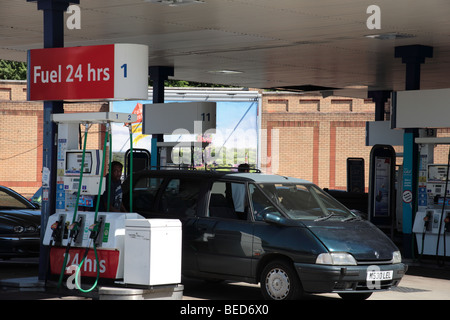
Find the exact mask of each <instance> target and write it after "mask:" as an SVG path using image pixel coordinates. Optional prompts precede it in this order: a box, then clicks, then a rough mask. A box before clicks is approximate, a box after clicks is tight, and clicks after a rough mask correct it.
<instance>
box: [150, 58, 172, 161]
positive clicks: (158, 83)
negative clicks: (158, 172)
mask: <svg viewBox="0 0 450 320" xmlns="http://www.w3.org/2000/svg"><path fill="white" fill-rule="evenodd" d="M148 72H149V75H150V80H152V81H153V103H164V81H165V80H167V79H168V78H169V76H173V67H162V66H155V67H149V68H148ZM163 141H164V135H163V134H154V135H153V136H152V146H151V161H150V162H151V163H150V165H151V166H152V167H158V166H159V165H160V163H161V162H160V160H161V159H160V155H159V153H158V147H157V144H158V142H163Z"/></svg>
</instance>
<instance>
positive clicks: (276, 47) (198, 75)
mask: <svg viewBox="0 0 450 320" xmlns="http://www.w3.org/2000/svg"><path fill="white" fill-rule="evenodd" d="M373 5H376V6H377V7H378V8H379V11H378V14H379V15H378V16H377V15H376V14H377V12H376V11H370V8H372V7H371V6H373ZM78 7H79V8H80V18H81V19H80V21H79V22H80V29H69V28H68V27H67V26H66V28H65V29H64V33H65V44H64V45H65V46H66V47H73V46H87V45H99V44H114V43H135V44H145V45H147V46H148V47H149V56H148V60H149V66H171V67H173V68H174V76H173V77H171V78H173V79H179V80H188V81H197V82H205V83H215V84H225V85H234V86H240V87H250V88H291V89H294V90H297V91H322V92H330V91H333V92H334V93H335V94H337V95H339V94H342V95H349V96H359V97H367V91H379V90H393V91H400V90H404V89H405V64H404V63H402V59H401V58H396V57H395V54H394V52H395V48H396V47H398V46H407V45H425V46H430V47H433V57H432V58H426V60H425V62H424V63H423V64H422V65H421V86H420V88H421V89H439V88H449V87H450V77H449V76H448V75H449V73H450V54H449V52H450V20H449V17H450V2H448V0H429V1H422V0H395V1H393V0H378V1H365V0H345V1H336V0H276V1H274V0H270V1H269V0H202V1H195V0H80V3H79V4H78ZM369 7H370V8H369ZM69 17H71V15H70V14H69V13H67V14H65V19H66V20H67V19H69ZM373 19H377V20H376V21H375V20H373ZM375 23H378V25H376V24H375ZM374 27H375V28H374ZM0 39H1V41H0V59H7V60H15V61H26V60H27V50H29V49H36V48H42V47H43V14H42V11H40V10H38V9H37V5H36V3H35V2H27V1H26V0H9V1H7V4H6V1H4V2H3V3H2V7H1V10H0Z"/></svg>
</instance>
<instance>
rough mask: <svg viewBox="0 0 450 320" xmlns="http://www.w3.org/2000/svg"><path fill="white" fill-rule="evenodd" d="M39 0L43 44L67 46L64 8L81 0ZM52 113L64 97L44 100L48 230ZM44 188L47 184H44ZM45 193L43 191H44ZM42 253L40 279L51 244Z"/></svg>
mask: <svg viewBox="0 0 450 320" xmlns="http://www.w3.org/2000/svg"><path fill="white" fill-rule="evenodd" d="M27 2H37V8H38V10H42V11H43V14H44V39H43V40H44V48H59V47H64V12H65V11H66V10H67V8H68V6H69V4H70V3H76V4H78V3H79V0H70V1H69V0H27ZM53 113H64V106H63V101H44V128H43V160H42V167H43V172H45V171H47V170H48V171H49V173H50V175H49V179H48V186H47V183H46V185H45V189H46V190H45V194H48V197H46V198H44V197H43V198H42V207H41V230H45V229H46V226H47V221H48V218H49V216H50V215H51V214H53V213H55V207H56V161H57V150H56V147H57V143H56V141H55V138H56V133H57V127H56V124H55V123H53V122H52V121H51V115H52V114H53ZM43 192H44V185H43ZM43 194H44V193H43ZM43 236H44V234H43V232H42V235H41V247H40V255H39V275H38V277H39V280H45V279H46V277H47V270H48V267H47V266H48V254H49V252H48V247H46V246H43V245H42V238H43Z"/></svg>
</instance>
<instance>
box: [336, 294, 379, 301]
mask: <svg viewBox="0 0 450 320" xmlns="http://www.w3.org/2000/svg"><path fill="white" fill-rule="evenodd" d="M338 294H339V296H340V297H341V298H342V299H344V300H360V301H362V300H366V299H368V298H369V297H370V296H371V295H372V292H359V293H338Z"/></svg>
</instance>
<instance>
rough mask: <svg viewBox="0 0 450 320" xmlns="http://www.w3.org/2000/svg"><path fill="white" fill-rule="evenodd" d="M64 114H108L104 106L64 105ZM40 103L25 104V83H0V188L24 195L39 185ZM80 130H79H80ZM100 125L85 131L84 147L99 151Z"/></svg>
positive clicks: (32, 191) (98, 104)
mask: <svg viewBox="0 0 450 320" xmlns="http://www.w3.org/2000/svg"><path fill="white" fill-rule="evenodd" d="M64 111H65V112H66V113H69V112H100V111H108V105H107V104H104V103H76V104H66V105H65V106H64ZM42 130H43V104H42V103H41V102H31V101H27V91H26V82H25V81H7V80H2V81H0V185H4V186H7V187H9V188H11V189H13V190H15V191H17V192H19V193H21V194H23V195H25V196H30V195H32V194H33V193H34V192H35V191H36V190H37V189H39V187H40V186H41V184H42V173H41V171H42V142H43V141H42V138H43V134H42ZM83 130H84V127H83V128H82V131H83ZM101 130H102V128H100V126H98V125H97V126H93V127H92V128H91V129H89V135H88V142H87V148H91V149H101V148H102V147H101V146H102V144H103V135H99V134H95V133H98V132H100V131H101Z"/></svg>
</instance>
